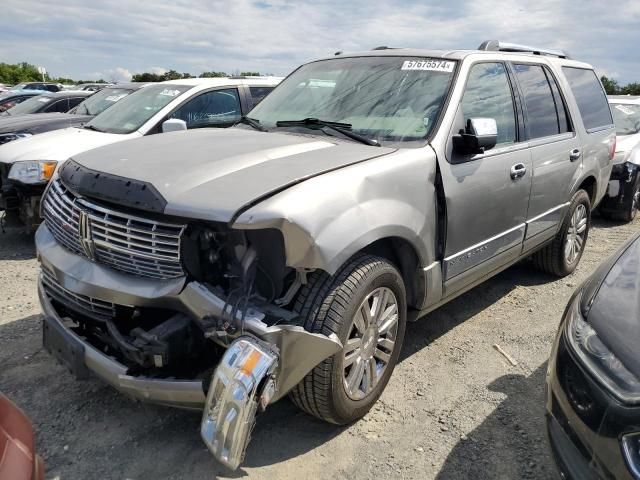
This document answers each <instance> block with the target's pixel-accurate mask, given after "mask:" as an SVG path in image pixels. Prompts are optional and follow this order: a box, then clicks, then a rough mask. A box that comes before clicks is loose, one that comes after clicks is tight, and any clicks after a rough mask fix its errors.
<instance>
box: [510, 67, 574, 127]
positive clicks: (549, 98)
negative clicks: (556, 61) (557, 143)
mask: <svg viewBox="0 0 640 480" xmlns="http://www.w3.org/2000/svg"><path fill="white" fill-rule="evenodd" d="M514 70H515V72H516V78H517V79H518V83H519V84H520V88H521V89H522V93H523V94H524V104H525V108H526V112H527V122H526V125H527V131H528V133H529V138H530V139H534V138H540V137H548V136H551V135H557V134H559V133H560V120H559V118H558V109H557V108H556V100H555V98H554V95H553V91H552V90H551V85H550V84H549V79H548V78H547V75H546V73H545V71H544V69H543V67H542V65H527V64H516V65H514ZM563 113H564V112H563ZM564 123H565V128H566V117H565V118H564ZM565 131H566V130H565Z"/></svg>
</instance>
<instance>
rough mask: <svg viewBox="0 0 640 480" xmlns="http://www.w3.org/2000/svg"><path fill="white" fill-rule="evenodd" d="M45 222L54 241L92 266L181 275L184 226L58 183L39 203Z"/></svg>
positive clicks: (145, 274) (151, 274)
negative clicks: (120, 209)
mask: <svg viewBox="0 0 640 480" xmlns="http://www.w3.org/2000/svg"><path fill="white" fill-rule="evenodd" d="M43 211H44V220H45V223H46V225H47V227H48V228H49V230H50V231H51V233H52V234H53V236H54V237H55V238H56V240H57V241H58V243H60V244H61V245H62V246H64V247H65V248H67V249H68V250H70V251H72V252H73V253H76V254H78V255H84V256H86V257H89V258H91V259H92V260H94V261H95V262H96V263H102V264H105V265H109V266H110V267H112V268H114V269H116V270H120V271H123V272H127V273H131V274H133V275H138V276H141V277H150V278H159V279H168V278H175V277H180V276H182V275H184V271H183V269H182V264H181V262H180V237H181V235H182V232H183V231H184V228H185V226H184V225H175V224H169V223H161V222H156V221H153V220H147V219H144V218H141V217H137V216H133V215H129V214H126V213H121V212H117V211H114V210H111V209H109V208H105V207H103V206H100V205H97V204H95V203H93V202H90V201H88V200H87V199H85V198H81V197H77V196H75V195H74V194H73V193H72V192H71V191H69V190H68V189H67V188H66V187H65V186H64V185H63V184H62V183H61V182H60V180H59V179H56V180H54V181H53V182H52V184H51V186H50V187H49V189H48V191H47V195H46V196H45V199H44V204H43Z"/></svg>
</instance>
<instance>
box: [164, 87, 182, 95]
mask: <svg viewBox="0 0 640 480" xmlns="http://www.w3.org/2000/svg"><path fill="white" fill-rule="evenodd" d="M160 95H166V96H168V97H177V96H178V95H180V90H170V89H168V88H165V89H164V90H162V91H161V92H160Z"/></svg>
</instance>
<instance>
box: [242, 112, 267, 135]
mask: <svg viewBox="0 0 640 480" xmlns="http://www.w3.org/2000/svg"><path fill="white" fill-rule="evenodd" d="M238 123H244V124H245V125H249V126H250V127H253V128H255V129H256V130H260V131H261V132H267V131H268V130H267V129H266V128H264V127H263V126H262V125H260V122H258V121H257V120H254V119H253V118H249V117H247V116H246V115H243V116H242V117H240V120H239V121H238ZM236 125H237V124H236Z"/></svg>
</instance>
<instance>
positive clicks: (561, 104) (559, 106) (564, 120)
mask: <svg viewBox="0 0 640 480" xmlns="http://www.w3.org/2000/svg"><path fill="white" fill-rule="evenodd" d="M544 70H545V73H546V74H547V78H548V79H549V83H550V84H551V91H552V92H553V99H554V100H555V102H556V113H557V114H558V126H559V127H560V133H566V132H571V131H573V130H572V129H571V120H570V116H569V109H568V108H567V104H566V103H565V101H564V99H563V98H562V95H561V94H560V88H558V84H557V83H556V81H555V79H554V78H553V75H551V73H549V70H547V69H546V68H545V69H544Z"/></svg>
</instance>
